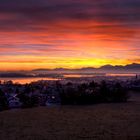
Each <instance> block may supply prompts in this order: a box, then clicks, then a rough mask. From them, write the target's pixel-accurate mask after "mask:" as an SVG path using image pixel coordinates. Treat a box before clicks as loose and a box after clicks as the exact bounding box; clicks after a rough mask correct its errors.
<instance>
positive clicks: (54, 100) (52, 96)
mask: <svg viewBox="0 0 140 140" xmlns="http://www.w3.org/2000/svg"><path fill="white" fill-rule="evenodd" d="M45 104H46V106H49V105H60V104H61V100H60V95H59V92H58V91H57V90H56V89H54V88H52V90H51V92H49V93H48V94H47V100H46V103H45Z"/></svg>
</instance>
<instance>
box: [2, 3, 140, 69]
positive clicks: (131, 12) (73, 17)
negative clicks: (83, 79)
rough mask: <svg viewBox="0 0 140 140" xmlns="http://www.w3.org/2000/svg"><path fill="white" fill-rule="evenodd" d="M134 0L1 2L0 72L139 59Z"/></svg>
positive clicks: (139, 28) (138, 18)
mask: <svg viewBox="0 0 140 140" xmlns="http://www.w3.org/2000/svg"><path fill="white" fill-rule="evenodd" d="M139 5H140V2H138V1H137V0H114V1H111V0H106V1H105V0H100V1H98V0H95V1H94V2H93V1H92V0H77V1H72V0H65V1H64V0H60V1H59V2H58V1H57V0H40V1H37V0H34V1H32V0H25V1H22V0H13V1H12V2H11V1H10V0H2V1H1V2H0V70H32V69H38V68H50V69H52V68H60V67H63V68H82V67H100V66H103V65H106V64H111V65H127V64H131V63H140V46H139V44H140V16H139V15H140V11H139Z"/></svg>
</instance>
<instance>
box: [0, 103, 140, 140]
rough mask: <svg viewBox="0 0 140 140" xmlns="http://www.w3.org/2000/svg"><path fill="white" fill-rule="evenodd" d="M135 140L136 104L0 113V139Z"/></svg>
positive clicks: (139, 120)
mask: <svg viewBox="0 0 140 140" xmlns="http://www.w3.org/2000/svg"><path fill="white" fill-rule="evenodd" d="M79 139H80V140H90V139H91V140H96V139H97V140H112V139H113V140H118V139H119V140H120V139H122V140H139V139H140V102H139V101H130V102H128V103H117V104H97V105H93V106H56V107H55V106H53V107H38V108H31V109H19V110H10V111H3V112H0V140H79Z"/></svg>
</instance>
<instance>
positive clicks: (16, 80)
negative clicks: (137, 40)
mask: <svg viewBox="0 0 140 140" xmlns="http://www.w3.org/2000/svg"><path fill="white" fill-rule="evenodd" d="M135 76H136V74H132V73H130V74H129V73H127V74H126V73H119V74H118V73H117V74H115V73H107V74H104V75H103V74H101V75H100V74H97V75H96V74H64V75H63V78H61V79H69V78H73V79H77V78H85V79H86V78H87V79H88V78H92V77H93V78H94V77H98V78H101V77H104V78H107V77H112V78H115V77H119V78H131V77H135ZM61 79H60V78H57V77H56V78H53V77H52V78H51V77H45V78H43V77H23V78H13V77H12V78H0V81H2V82H4V81H9V80H11V81H13V82H14V83H20V84H26V83H31V82H36V81H39V80H47V81H56V80H61Z"/></svg>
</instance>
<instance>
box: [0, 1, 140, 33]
mask: <svg viewBox="0 0 140 140" xmlns="http://www.w3.org/2000/svg"><path fill="white" fill-rule="evenodd" d="M139 7H140V1H139V0H59V1H58V0H24V1H23V0H12V1H11V0H1V1H0V29H1V30H6V29H8V30H10V29H14V30H15V29H17V30H25V29H26V30H30V29H31V30H35V29H36V28H35V27H37V25H42V24H43V25H44V24H45V25H46V26H50V25H52V23H53V24H54V23H56V22H58V21H62V22H63V20H70V21H72V20H77V21H84V20H86V21H87V22H88V20H94V21H100V22H111V21H114V22H122V24H123V23H130V25H131V24H132V26H134V25H133V24H139V23H140V11H139ZM2 16H3V17H4V16H5V18H1V17H2ZM6 16H7V18H6Z"/></svg>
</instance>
